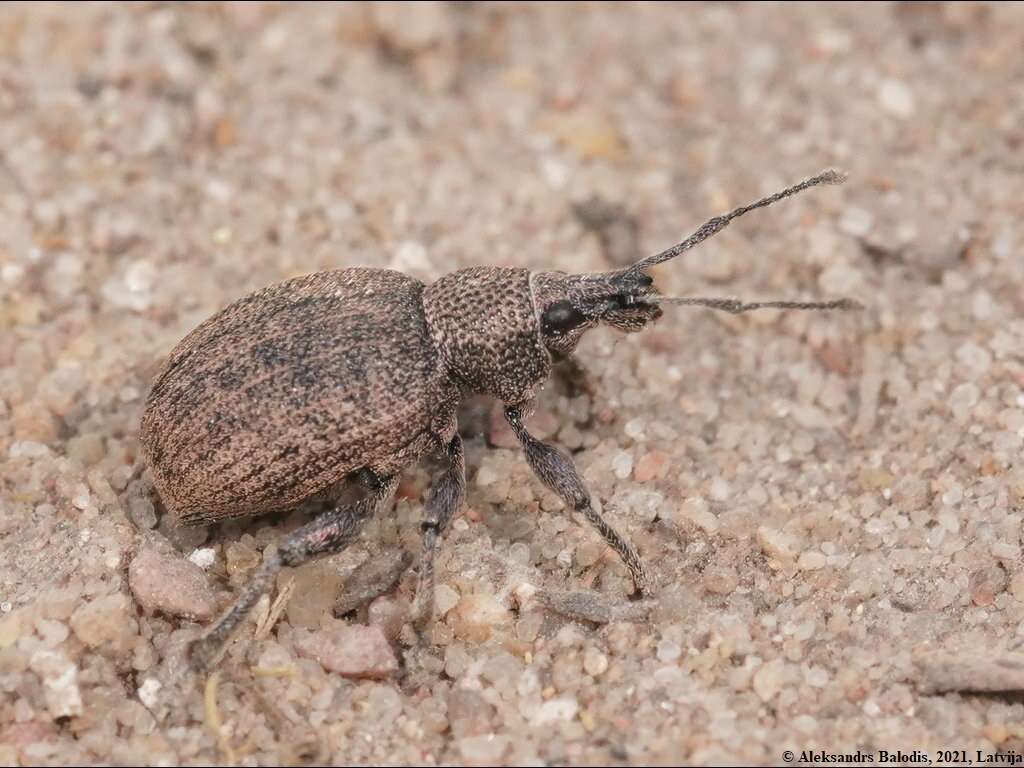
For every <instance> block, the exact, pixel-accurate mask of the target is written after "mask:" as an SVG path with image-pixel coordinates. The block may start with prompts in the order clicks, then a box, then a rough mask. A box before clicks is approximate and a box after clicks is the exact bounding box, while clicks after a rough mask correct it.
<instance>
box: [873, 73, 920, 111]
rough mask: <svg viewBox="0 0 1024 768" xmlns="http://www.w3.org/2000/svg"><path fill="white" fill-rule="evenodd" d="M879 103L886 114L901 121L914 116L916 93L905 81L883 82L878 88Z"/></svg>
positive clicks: (891, 79) (890, 80)
mask: <svg viewBox="0 0 1024 768" xmlns="http://www.w3.org/2000/svg"><path fill="white" fill-rule="evenodd" d="M878 101H879V103H880V104H881V105H882V108H883V109H885V111H886V112H888V113H889V114H891V115H894V116H896V117H898V118H900V119H903V120H905V119H907V118H908V117H911V116H912V115H913V114H914V92H913V91H911V90H910V86H908V85H907V84H906V83H905V82H904V81H903V80H896V79H893V78H888V79H886V80H883V81H882V82H881V84H880V85H879V86H878Z"/></svg>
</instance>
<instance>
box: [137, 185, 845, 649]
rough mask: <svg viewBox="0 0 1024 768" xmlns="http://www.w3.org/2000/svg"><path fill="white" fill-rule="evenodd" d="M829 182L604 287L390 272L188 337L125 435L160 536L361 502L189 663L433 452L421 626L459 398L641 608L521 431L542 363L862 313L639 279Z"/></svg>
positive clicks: (418, 603)
mask: <svg viewBox="0 0 1024 768" xmlns="http://www.w3.org/2000/svg"><path fill="white" fill-rule="evenodd" d="M842 180H843V177H842V176H841V175H840V174H839V173H837V172H835V171H831V170H829V171H824V172H822V173H820V174H818V175H817V176H814V177H811V178H808V179H806V180H804V181H802V182H800V183H799V184H796V185H794V186H791V187H788V188H786V189H784V190H782V191H781V192H778V193H776V194H774V195H770V196H768V197H765V198H762V199H760V200H758V201H756V202H754V203H751V204H749V205H745V206H741V207H739V208H736V209H734V210H733V211H731V212H730V213H727V214H725V215H724V216H716V217H714V218H712V219H710V220H708V221H707V222H706V223H704V224H703V225H702V226H701V227H700V228H698V229H697V230H696V231H695V232H694V233H693V234H691V235H690V236H689V237H687V238H686V239H685V240H683V241H682V242H680V243H678V244H676V245H674V246H673V247H671V248H669V249H667V250H665V251H662V252H661V253H658V254H655V255H653V256H649V257H647V258H643V259H641V260H639V261H637V262H636V263H634V264H632V265H630V266H628V267H625V268H624V269H619V270H616V271H613V272H605V273H595V274H579V275H575V274H567V273H564V272H557V271H543V272H534V271H530V270H527V269H519V268H514V267H470V268H467V269H460V270H458V271H456V272H452V273H450V274H448V275H445V276H443V277H441V278H440V279H439V280H437V281H436V282H434V283H432V284H430V285H426V284H424V283H422V282H420V281H419V280H416V279H414V278H412V277H408V276H406V275H404V274H401V273H399V272H395V271H392V270H386V269H375V268H367V267H352V268H348V269H338V270H331V271H323V272H316V273H313V274H309V275H306V276H303V277H297V278H293V279H290V280H286V281H284V282H281V283H278V284H276V285H272V286H270V287H268V288H265V289H263V290H260V291H257V292H255V293H252V294H250V295H248V296H246V297H244V298H242V299H239V300H238V301H236V302H235V303H233V304H231V305H230V306H228V307H226V308H225V309H223V310H221V311H220V312H218V313H217V314H215V315H213V316H212V317H210V318H209V319H208V320H206V321H205V322H203V323H202V324H201V325H199V326H198V327H197V328H196V329H195V330H193V331H192V332H191V333H189V334H188V335H187V336H186V337H185V338H184V339H183V340H182V341H181V342H180V343H179V344H178V345H177V346H176V347H175V348H174V350H173V351H172V352H171V353H170V355H169V357H168V359H167V360H166V362H165V363H164V365H163V367H162V369H161V370H160V371H159V373H158V374H157V375H156V377H155V380H154V382H153V384H152V387H151V390H150V392H149V395H148V397H147V400H146V405H145V410H144V413H143V416H142V422H141V445H142V449H143V453H144V455H145V458H146V460H147V463H148V464H149V467H150V468H151V471H152V477H153V482H154V485H155V487H156V489H157V491H158V492H159V494H160V496H161V498H162V500H163V502H164V504H165V506H166V508H167V509H168V511H169V512H170V514H171V515H172V519H174V520H175V521H176V522H178V523H183V524H206V523H212V522H217V521H221V520H224V519H227V518H232V517H238V516H250V515H259V514H264V513H269V512H272V511H279V510H284V509H289V508H293V507H296V506H298V505H299V504H300V503H302V502H303V501H305V500H307V499H310V498H311V497H315V496H318V495H322V494H324V493H327V492H330V491H331V489H336V488H339V487H344V486H346V485H347V486H349V487H352V486H355V487H356V488H357V489H359V490H361V492H362V498H361V499H359V500H358V501H355V502H354V503H349V504H337V505H335V506H333V507H331V508H330V509H329V510H328V511H326V512H324V513H322V514H320V515H319V516H317V517H315V518H314V519H313V520H312V521H311V522H309V523H308V524H306V525H304V526H303V527H300V528H298V529H297V530H296V531H294V532H293V533H291V534H290V535H289V536H288V537H287V538H286V540H285V541H284V542H283V543H282V544H281V545H280V546H278V547H277V549H276V551H271V550H272V549H273V548H269V549H268V552H267V553H265V555H264V559H263V562H262V564H261V565H260V567H259V568H258V569H257V570H256V572H255V574H254V576H253V577H252V579H251V581H250V582H249V583H248V584H247V585H246V586H245V587H244V588H243V589H242V591H241V593H240V594H239V596H238V597H237V599H236V602H235V603H234V604H233V605H232V606H231V607H229V608H228V609H227V610H226V611H225V612H224V613H223V614H222V615H221V616H220V617H219V618H218V619H217V621H216V622H215V623H214V624H213V625H212V627H211V628H210V629H209V630H208V631H207V632H206V633H205V634H204V636H203V637H201V638H200V639H199V640H197V641H196V643H195V644H194V645H193V647H192V649H191V658H192V660H193V662H194V663H196V664H198V665H207V664H208V663H209V662H210V661H211V660H212V659H213V657H214V656H215V655H216V654H217V653H218V651H219V649H220V647H221V646H223V644H224V643H225V642H226V640H227V639H228V638H229V636H230V635H231V633H232V631H233V630H234V629H235V628H236V627H237V626H238V625H239V624H240V622H241V621H242V620H243V619H244V618H245V616H246V615H247V614H248V613H249V611H250V610H251V609H252V607H253V606H254V605H255V603H256V602H257V600H258V599H259V598H260V596H261V595H262V594H263V593H264V592H266V591H267V589H268V588H269V586H270V584H271V582H272V580H273V578H274V576H275V574H276V573H277V572H278V571H279V570H280V569H281V568H282V567H286V566H287V567H295V566H298V565H301V564H302V563H304V562H306V561H307V560H309V559H311V558H313V557H315V556H319V555H324V554H328V553H332V552H338V551H340V550H341V549H343V548H344V547H345V546H347V545H348V544H349V543H351V542H352V541H353V540H354V539H355V537H356V536H357V535H358V532H359V530H360V528H361V527H362V525H363V524H364V523H365V522H366V521H367V520H368V519H369V518H370V517H371V516H373V515H374V514H375V513H377V512H379V511H380V510H381V509H382V508H384V507H385V506H386V505H387V504H388V502H389V499H390V498H391V496H392V495H393V493H394V491H395V488H396V486H397V483H398V477H399V474H400V473H401V472H402V470H403V469H405V468H407V467H409V466H411V465H412V464H413V463H415V462H416V461H417V460H418V459H420V457H421V456H423V455H424V454H425V453H427V452H428V451H431V450H438V449H439V450H440V451H441V452H443V454H444V455H445V456H446V457H447V460H448V466H447V469H446V470H445V471H444V472H443V474H442V475H441V476H440V477H439V478H438V479H437V480H436V481H435V482H434V483H433V485H432V487H431V490H430V492H429V494H428V496H427V500H426V503H425V505H424V509H423V518H422V524H421V528H422V538H423V543H422V552H421V555H420V561H419V574H418V583H417V591H416V598H415V601H414V607H413V612H412V616H413V621H414V624H415V626H417V627H422V626H423V625H424V624H425V623H426V622H427V621H428V620H429V619H430V618H431V614H432V611H433V586H434V574H433V562H434V555H435V552H436V550H437V547H438V544H439V540H440V538H441V536H442V535H443V533H444V531H445V528H446V526H447V525H448V523H449V522H450V521H451V519H452V517H453V516H454V515H455V513H456V512H457V511H458V509H459V507H460V506H461V505H462V503H463V501H464V499H465V496H466V470H465V458H464V452H463V446H462V441H461V439H460V437H459V433H458V429H457V424H456V408H457V406H458V405H459V402H460V401H461V400H462V399H463V398H465V397H467V396H469V395H471V394H483V395H490V396H492V397H495V398H497V399H499V400H500V401H501V402H502V403H503V404H504V406H505V418H506V419H507V420H508V422H509V424H510V425H511V427H512V431H513V432H514V434H515V436H516V438H517V439H518V441H519V443H520V444H521V446H522V448H523V451H524V453H525V456H526V460H527V462H528V463H529V466H530V467H531V468H532V470H533V471H534V473H536V475H537V476H538V478H539V479H540V480H541V481H542V482H543V484H544V485H546V486H547V487H548V488H550V489H551V490H553V491H554V492H555V493H557V494H558V495H559V496H560V497H561V499H562V500H563V502H564V503H565V505H566V506H567V507H568V508H569V509H571V510H575V511H577V512H580V513H582V514H583V516H584V517H585V518H586V519H587V520H588V521H589V522H590V523H591V524H592V525H593V526H594V527H595V528H596V529H597V530H598V532H600V534H601V536H602V537H603V538H604V540H605V541H606V542H607V543H608V544H609V545H610V546H611V547H612V548H613V549H614V550H615V551H616V552H617V553H618V555H619V557H620V558H621V559H622V561H623V562H624V563H625V565H626V567H627V568H628V569H629V571H630V573H631V575H632V578H633V581H634V584H635V587H636V590H637V592H639V593H642V592H643V591H644V589H646V588H648V587H649V581H648V578H647V574H646V572H645V570H644V566H643V563H642V562H641V560H640V557H639V555H638V554H637V552H636V550H635V549H634V548H633V547H632V546H631V545H630V544H629V543H628V542H627V541H626V540H625V539H624V538H623V537H622V536H620V535H619V533H618V532H617V531H616V530H615V528H613V527H612V525H611V524H610V523H609V522H608V521H607V520H606V519H605V518H604V517H603V516H602V515H601V514H600V513H599V512H598V511H597V510H596V509H595V508H594V506H593V505H592V504H591V499H590V494H589V493H588V491H587V489H586V487H585V485H584V483H583V480H582V479H581V477H580V474H579V472H578V471H577V470H576V468H575V466H574V464H573V461H572V459H571V458H570V457H569V455H568V454H566V453H565V452H563V451H561V450H559V449H558V448H556V447H554V446H552V445H548V444H546V443H544V442H542V441H540V440H538V439H537V438H536V437H534V436H533V435H531V434H530V432H529V431H528V430H527V428H526V426H525V425H524V423H523V419H524V416H525V414H526V413H527V412H528V411H529V408H530V404H531V401H532V400H533V398H534V397H535V395H536V394H537V391H538V389H539V388H540V387H541V386H542V385H543V384H544V382H545V380H546V379H547V378H548V376H549V374H550V373H551V370H552V364H553V360H554V359H555V358H559V357H565V356H569V355H571V354H572V353H573V351H574V350H575V348H576V346H577V344H578V343H579V341H580V339H581V337H582V336H583V334H584V333H586V332H587V331H588V330H589V329H591V328H594V327H595V326H597V325H598V324H599V323H605V324H607V325H610V326H611V327H613V328H617V329H619V330H621V331H624V332H627V333H630V332H635V331H639V330H641V329H643V328H645V327H646V326H647V325H648V324H650V323H652V322H654V321H656V320H657V319H658V318H659V317H661V315H662V305H666V304H682V305H696V306H704V307H709V308H712V309H718V310H724V311H728V312H733V313H739V312H747V311H750V310H754V309H760V308H763V307H776V308H781V309H812V310H823V309H852V308H854V307H856V306H859V305H857V304H856V302H853V301H850V300H847V299H840V300H836V301H828V302H795V301H773V302H759V303H743V302H741V301H738V300H734V299H714V298H702V297H680V298H675V297H666V296H662V295H660V294H659V293H658V292H657V291H656V289H655V287H654V283H653V280H652V278H651V277H650V275H649V274H648V270H649V269H650V268H651V267H653V266H655V265H656V264H660V263H662V262H665V261H668V260H670V259H673V258H676V257H677V256H679V255H680V254H681V253H683V252H685V251H687V250H689V249H690V248H693V247H694V246H696V245H697V244H699V243H700V242H702V241H704V240H706V239H708V238H709V237H712V236H713V235H715V234H716V233H717V232H719V231H721V230H722V229H723V228H724V227H726V226H727V225H728V224H729V223H730V222H731V221H732V220H734V219H736V218H738V217H740V216H742V215H744V214H745V213H747V212H749V211H752V210H754V209H756V208H762V207H765V206H768V205H771V204H772V203H774V202H776V201H778V200H781V199H783V198H785V197H789V196H791V195H794V194H796V193H798V192H801V191H802V190H805V189H808V188H809V187H813V186H816V185H819V184H835V183H840V182H841V181H842Z"/></svg>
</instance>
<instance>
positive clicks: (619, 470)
mask: <svg viewBox="0 0 1024 768" xmlns="http://www.w3.org/2000/svg"><path fill="white" fill-rule="evenodd" d="M612 471H613V472H614V473H615V476H616V477H617V478H619V480H625V479H626V478H627V477H629V476H630V475H631V474H633V454H631V453H629V452H628V451H619V452H618V453H616V454H615V456H614V457H612Z"/></svg>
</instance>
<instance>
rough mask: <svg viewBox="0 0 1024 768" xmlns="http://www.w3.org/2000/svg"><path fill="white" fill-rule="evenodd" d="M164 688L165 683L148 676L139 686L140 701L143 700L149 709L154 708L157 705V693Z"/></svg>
mask: <svg viewBox="0 0 1024 768" xmlns="http://www.w3.org/2000/svg"><path fill="white" fill-rule="evenodd" d="M161 688H163V684H162V683H161V682H160V681H159V680H157V679H156V678H155V677H150V678H148V679H147V680H146V681H145V682H144V683H143V684H142V685H140V686H139V701H141V702H142V703H143V704H144V705H145V706H146V708H147V709H153V708H154V707H156V705H157V701H158V699H157V694H158V693H159V692H160V689H161Z"/></svg>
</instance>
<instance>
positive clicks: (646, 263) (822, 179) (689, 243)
mask: <svg viewBox="0 0 1024 768" xmlns="http://www.w3.org/2000/svg"><path fill="white" fill-rule="evenodd" d="M844 181H846V176H845V175H844V174H842V173H840V172H839V171H835V170H832V169H829V170H827V171H822V172H821V173H819V174H818V175H817V176H812V177H811V178H809V179H804V180H803V181H801V182H800V183H799V184H794V185H793V186H792V187H787V188H786V189H784V190H782V191H781V192H776V193H775V194H774V195H769V196H768V197H763V198H761V199H760V200H758V201H757V202H754V203H750V204H749V205H741V206H740V207H739V208H735V209H733V210H732V211H730V212H729V213H727V214H725V215H724V216H715V217H714V218H712V219H708V220H707V221H706V222H704V224H702V225H701V226H700V228H699V229H698V230H697V231H696V232H694V233H693V234H692V235H690V236H689V237H687V238H686V239H685V240H683V241H682V242H680V243H677V244H676V245H673V246H672V247H671V248H669V249H667V250H664V251H662V252H661V253H656V254H654V255H653V256H648V257H647V258H645V259H641V260H640V261H638V262H637V263H636V264H634V265H633V266H631V267H629V268H628V269H627V270H626V271H627V272H629V273H636V272H640V271H642V270H645V269H648V268H649V267H653V266H654V265H655V264H661V263H662V262H664V261H669V260H670V259H674V258H675V257H676V256H678V255H679V254H681V253H683V251H688V250H690V249H691V248H693V247H694V246H696V245H699V244H700V243H702V242H704V241H705V240H707V239H708V238H709V237H713V236H714V235H717V234H718V233H719V232H721V231H722V230H723V229H725V228H726V227H727V226H728V225H729V222H730V221H732V220H733V219H738V218H739V217H740V216H742V215H743V214H745V213H749V212H750V211H753V210H754V209H756V208H765V207H767V206H769V205H771V204H772V203H777V202H778V201H779V200H782V199H784V198H787V197H791V196H792V195H795V194H797V193H798V192H803V191H804V190H805V189H810V188H811V187H816V186H818V185H819V184H842V183H843V182H844ZM724 308H725V307H718V309H724ZM792 308H793V309H803V307H792ZM730 311H731V310H730ZM744 311H745V310H744Z"/></svg>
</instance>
